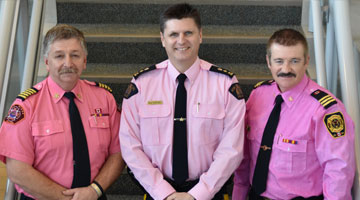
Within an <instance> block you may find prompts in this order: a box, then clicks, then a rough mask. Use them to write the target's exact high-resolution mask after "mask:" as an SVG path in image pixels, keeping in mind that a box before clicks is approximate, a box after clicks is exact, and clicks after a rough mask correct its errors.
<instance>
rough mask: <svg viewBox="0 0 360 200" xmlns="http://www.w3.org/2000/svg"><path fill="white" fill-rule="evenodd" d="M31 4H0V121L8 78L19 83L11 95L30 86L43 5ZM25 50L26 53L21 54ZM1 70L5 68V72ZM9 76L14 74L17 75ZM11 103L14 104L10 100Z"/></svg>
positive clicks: (18, 0) (9, 196) (10, 189)
mask: <svg viewBox="0 0 360 200" xmlns="http://www.w3.org/2000/svg"><path fill="white" fill-rule="evenodd" d="M31 2H32V4H28V0H9V1H8V0H5V1H0V3H1V7H0V8H1V10H0V24H4V26H2V28H1V29H0V89H1V91H0V92H1V93H0V94H1V102H0V116H1V119H2V118H3V115H4V112H5V108H6V107H8V106H6V103H7V101H6V98H7V97H8V96H10V95H9V94H8V91H9V90H11V87H10V85H11V84H10V82H11V76H15V77H16V78H17V79H19V80H17V81H19V82H17V83H16V84H17V85H16V86H15V88H17V89H18V90H19V91H12V92H15V93H16V94H18V93H19V92H20V91H23V90H25V89H27V88H29V87H31V86H32V85H33V79H34V71H35V68H36V67H35V66H36V59H37V57H38V56H37V52H38V47H39V45H38V44H39V36H40V35H39V33H40V30H41V24H42V20H41V17H42V15H43V5H44V1H43V0H33V1H31ZM29 6H32V11H31V13H28V9H29ZM24 13H25V15H27V16H25V15H24ZM29 15H31V18H30V25H29ZM19 29H20V30H19ZM24 38H26V39H24ZM26 41H27V42H26ZM25 48H26V53H24V52H25V51H24V50H23V49H25ZM15 49H17V50H15ZM15 55H17V58H18V60H17V61H15V60H14V57H15ZM24 57H25V59H24ZM3 66H6V68H5V67H3ZM11 73H16V75H12V74H11ZM20 81H21V83H20ZM15 82H16V81H15ZM20 84H21V86H20ZM20 88H21V89H20ZM11 99H12V100H13V98H11ZM12 100H11V101H12ZM15 198H16V190H15V187H14V184H13V183H12V182H11V181H10V180H9V179H8V180H7V187H6V192H5V200H13V199H15Z"/></svg>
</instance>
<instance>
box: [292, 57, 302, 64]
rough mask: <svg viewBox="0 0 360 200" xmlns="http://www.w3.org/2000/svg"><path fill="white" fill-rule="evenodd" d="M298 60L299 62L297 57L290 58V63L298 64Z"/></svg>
mask: <svg viewBox="0 0 360 200" xmlns="http://www.w3.org/2000/svg"><path fill="white" fill-rule="evenodd" d="M299 62H300V59H298V58H293V59H291V64H298V63H299Z"/></svg>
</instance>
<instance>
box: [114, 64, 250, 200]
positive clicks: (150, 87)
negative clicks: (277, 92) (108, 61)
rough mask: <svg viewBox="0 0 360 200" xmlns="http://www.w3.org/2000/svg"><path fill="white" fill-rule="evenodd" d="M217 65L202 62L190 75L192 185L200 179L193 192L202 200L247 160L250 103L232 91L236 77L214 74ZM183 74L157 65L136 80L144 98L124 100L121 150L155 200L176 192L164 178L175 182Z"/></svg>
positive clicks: (189, 105)
mask: <svg viewBox="0 0 360 200" xmlns="http://www.w3.org/2000/svg"><path fill="white" fill-rule="evenodd" d="M211 66H212V64H210V63H208V62H206V61H203V60H200V59H197V60H196V62H195V63H194V64H193V65H192V66H191V67H190V68H189V69H188V70H187V71H186V72H185V74H186V76H187V79H186V80H185V87H186V90H187V140H188V160H189V163H188V165H189V180H195V179H200V181H199V183H198V184H197V185H195V186H194V187H193V188H192V189H191V190H190V191H189V193H190V194H191V195H192V196H193V197H195V198H196V199H199V200H206V199H211V198H212V197H213V196H214V195H215V194H216V193H217V192H218V191H219V190H220V188H221V187H222V186H223V184H224V183H225V182H226V180H228V178H229V177H230V176H231V174H232V173H233V172H234V170H235V169H236V167H237V166H238V165H239V163H240V161H241V160H242V156H243V142H244V131H243V130H244V115H245V101H244V99H240V100H238V99H237V98H235V97H234V96H233V95H232V94H231V93H230V92H229V88H230V86H231V85H232V84H233V83H237V79H236V77H235V76H234V77H232V78H230V77H229V76H227V75H224V74H221V73H216V72H212V71H209V69H210V67H211ZM178 75H179V72H178V71H177V70H176V68H175V67H174V66H173V65H172V64H171V63H170V61H169V60H166V61H164V62H162V63H160V64H157V65H156V69H155V70H152V71H149V72H146V73H144V74H141V75H140V76H139V77H138V78H137V79H133V80H132V83H134V84H135V85H136V87H137V89H138V93H137V94H135V95H134V96H132V97H130V98H129V99H124V101H123V107H122V115H121V125H120V127H121V128H120V133H119V134H120V141H121V142H120V144H121V151H122V154H123V157H124V159H125V161H126V163H127V165H128V166H129V167H130V168H131V170H132V171H133V173H134V175H135V177H136V178H137V180H138V181H139V182H140V183H141V185H142V186H143V187H144V188H145V189H146V190H147V191H148V192H149V194H150V195H151V196H152V197H153V198H155V199H164V198H166V197H167V196H168V195H170V194H171V193H173V192H175V190H174V188H173V187H172V186H171V185H170V184H169V183H168V182H167V181H165V180H164V177H167V178H170V179H172V178H171V177H172V144H173V124H174V102H175V94H176V88H177V80H176V77H177V76H178ZM154 102H157V103H154Z"/></svg>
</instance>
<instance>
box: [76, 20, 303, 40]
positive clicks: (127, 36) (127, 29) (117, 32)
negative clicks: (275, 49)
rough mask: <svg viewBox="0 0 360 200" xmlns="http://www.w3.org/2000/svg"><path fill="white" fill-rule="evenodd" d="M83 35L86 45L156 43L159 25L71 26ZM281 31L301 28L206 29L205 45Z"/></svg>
mask: <svg viewBox="0 0 360 200" xmlns="http://www.w3.org/2000/svg"><path fill="white" fill-rule="evenodd" d="M72 25H73V26H75V27H77V28H79V29H80V30H81V31H83V32H84V34H85V37H86V40H87V41H88V42H139V41H141V42H159V41H160V29H159V25H153V24H136V25H134V24H132V25H130V24H72ZM281 28H294V29H297V30H301V26H297V25H293V26H216V25H205V26H203V27H202V29H203V41H204V43H230V42H231V43H234V42H235V43H236V42H238V43H244V42H245V43H246V42H248V43H251V42H253V43H264V42H266V41H267V39H268V38H269V37H270V36H271V34H272V33H273V32H274V31H276V30H278V29H281Z"/></svg>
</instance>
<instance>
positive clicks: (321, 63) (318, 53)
mask: <svg viewBox="0 0 360 200" xmlns="http://www.w3.org/2000/svg"><path fill="white" fill-rule="evenodd" d="M311 7H312V12H313V13H312V17H313V29H314V45H315V48H314V49H315V63H316V77H317V83H318V84H319V85H321V86H322V87H324V88H327V82H326V70H325V55H324V49H325V48H324V36H323V24H322V15H321V14H322V13H321V2H320V0H311Z"/></svg>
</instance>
